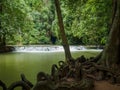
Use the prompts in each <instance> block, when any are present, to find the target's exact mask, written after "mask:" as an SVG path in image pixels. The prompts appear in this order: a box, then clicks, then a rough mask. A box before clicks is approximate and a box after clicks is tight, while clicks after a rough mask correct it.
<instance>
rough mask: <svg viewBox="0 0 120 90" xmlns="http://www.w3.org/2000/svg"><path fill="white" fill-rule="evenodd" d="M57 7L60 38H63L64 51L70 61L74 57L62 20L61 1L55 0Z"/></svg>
mask: <svg viewBox="0 0 120 90" xmlns="http://www.w3.org/2000/svg"><path fill="white" fill-rule="evenodd" d="M55 6H56V11H57V16H58V23H59V28H60V36H61V39H62V43H63V47H64V51H65V57H66V60H67V61H69V60H70V59H71V58H72V56H71V53H70V49H69V44H68V41H67V38H66V36H65V31H64V25H63V19H62V14H61V9H60V3H59V0H55Z"/></svg>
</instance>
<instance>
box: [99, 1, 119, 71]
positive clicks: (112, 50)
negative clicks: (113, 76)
mask: <svg viewBox="0 0 120 90" xmlns="http://www.w3.org/2000/svg"><path fill="white" fill-rule="evenodd" d="M113 1H114V2H113V10H114V11H113V17H112V25H111V30H110V33H109V37H108V42H107V44H106V46H105V49H104V50H103V54H102V57H101V60H100V62H102V63H103V64H104V65H105V66H107V67H108V68H113V69H114V70H115V69H117V68H118V67H120V56H119V53H120V0H113Z"/></svg>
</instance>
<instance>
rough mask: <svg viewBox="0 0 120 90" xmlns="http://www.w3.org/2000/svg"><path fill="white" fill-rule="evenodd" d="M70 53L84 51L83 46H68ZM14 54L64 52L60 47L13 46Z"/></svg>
mask: <svg viewBox="0 0 120 90" xmlns="http://www.w3.org/2000/svg"><path fill="white" fill-rule="evenodd" d="M70 50H71V51H80V50H86V48H85V47H84V46H70ZM15 51H16V52H55V51H56V52H59V51H64V49H63V47H62V46H49V45H47V46H41V45H40V46H15Z"/></svg>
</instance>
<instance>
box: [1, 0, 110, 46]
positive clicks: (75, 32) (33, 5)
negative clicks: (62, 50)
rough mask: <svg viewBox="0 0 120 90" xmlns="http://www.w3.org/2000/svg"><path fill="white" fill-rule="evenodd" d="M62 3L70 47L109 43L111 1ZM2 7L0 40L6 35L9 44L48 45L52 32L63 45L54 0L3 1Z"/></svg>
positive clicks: (93, 0) (88, 0)
mask: <svg viewBox="0 0 120 90" xmlns="http://www.w3.org/2000/svg"><path fill="white" fill-rule="evenodd" d="M60 3H61V9H62V16H63V22H64V26H65V31H66V35H67V38H68V41H69V43H70V44H94V45H97V44H105V43H106V38H107V36H108V32H109V25H110V18H111V14H110V13H111V12H112V11H111V10H112V8H111V6H112V5H111V4H112V2H111V1H110V0H61V1H60ZM0 7H2V10H0V12H1V13H0V22H1V25H0V39H2V38H3V37H4V36H5V37H6V42H7V44H49V43H50V35H48V32H49V31H51V32H52V34H54V36H57V38H58V39H57V40H59V41H57V43H58V44H59V43H61V40H60V35H59V32H58V31H59V30H58V29H59V27H58V21H57V16H56V12H55V6H54V0H1V1H0ZM1 42H2V41H1V40H0V43H1Z"/></svg>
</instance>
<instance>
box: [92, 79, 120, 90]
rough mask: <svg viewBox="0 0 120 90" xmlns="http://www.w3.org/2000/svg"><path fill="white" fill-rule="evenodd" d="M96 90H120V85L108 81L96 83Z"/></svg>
mask: <svg viewBox="0 0 120 90" xmlns="http://www.w3.org/2000/svg"><path fill="white" fill-rule="evenodd" d="M94 85H95V90H120V84H110V83H109V82H107V81H95V83H94Z"/></svg>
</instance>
